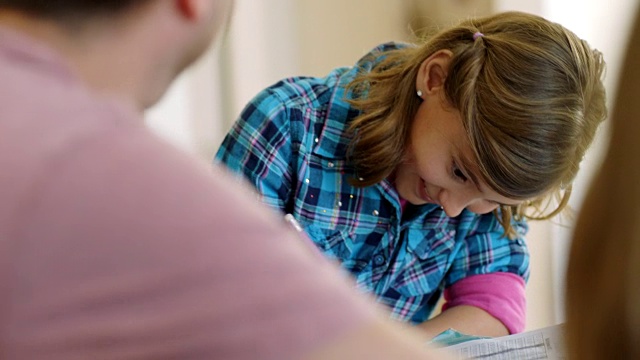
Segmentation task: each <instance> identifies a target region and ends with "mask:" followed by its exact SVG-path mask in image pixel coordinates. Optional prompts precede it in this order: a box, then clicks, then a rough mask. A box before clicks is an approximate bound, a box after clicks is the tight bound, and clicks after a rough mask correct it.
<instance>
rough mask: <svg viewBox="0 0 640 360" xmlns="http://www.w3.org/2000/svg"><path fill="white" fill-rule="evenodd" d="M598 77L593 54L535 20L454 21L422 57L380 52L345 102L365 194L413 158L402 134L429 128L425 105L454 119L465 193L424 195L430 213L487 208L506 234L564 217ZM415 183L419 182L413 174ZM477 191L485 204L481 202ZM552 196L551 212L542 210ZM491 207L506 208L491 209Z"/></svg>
mask: <svg viewBox="0 0 640 360" xmlns="http://www.w3.org/2000/svg"><path fill="white" fill-rule="evenodd" d="M434 61H435V63H434ZM603 70H604V62H603V59H602V56H601V54H600V53H599V52H598V51H595V50H592V49H591V48H590V47H589V45H588V44H587V43H586V42H585V41H584V40H581V39H580V38H578V37H577V36H576V35H575V34H573V33H572V32H570V31H569V30H567V29H565V28H564V27H562V26H560V25H558V24H555V23H552V22H550V21H547V20H545V19H543V18H541V17H538V16H535V15H530V14H525V13H519V12H508V13H502V14H497V15H493V16H488V17H484V18H478V19H471V20H467V21H464V22H462V23H460V24H459V25H457V26H455V27H452V28H449V29H446V30H443V31H441V32H439V33H437V34H435V35H434V36H433V37H431V38H429V39H428V40H426V42H425V43H424V44H423V45H422V46H419V47H415V48H407V49H403V50H399V51H395V52H390V53H388V54H387V56H386V59H385V61H383V62H382V63H381V64H379V65H378V66H377V67H376V68H375V69H374V71H373V72H372V73H370V74H365V75H363V77H361V78H360V79H358V80H357V82H356V83H355V84H354V85H355V86H356V89H366V90H365V92H363V93H362V94H363V95H364V94H366V95H364V96H362V97H361V98H360V99H358V100H357V101H356V102H355V104H356V106H358V107H359V108H361V109H362V110H363V115H362V116H361V117H360V118H358V119H357V120H356V121H355V122H354V123H353V124H352V129H353V130H357V132H356V134H357V135H356V137H355V139H354V143H353V147H352V153H351V157H352V159H353V162H354V164H355V166H356V169H357V171H358V174H359V176H360V177H362V178H364V179H367V183H366V184H363V185H367V184H369V183H374V182H376V181H380V180H381V179H383V178H385V177H388V176H389V175H391V174H392V173H393V172H394V171H396V170H398V169H399V166H401V165H402V163H403V162H406V161H407V158H408V159H409V162H412V161H416V156H417V155H416V154H412V151H413V150H412V148H413V147H415V146H416V145H417V144H416V143H415V141H417V140H419V139H418V138H415V137H414V138H413V139H412V135H411V134H412V131H413V130H414V129H416V128H417V127H419V126H420V123H421V122H427V121H430V120H431V121H433V119H429V118H428V116H426V117H425V116H424V114H421V112H420V108H421V107H423V106H425V102H427V98H430V99H429V102H430V103H431V104H436V103H437V106H440V107H442V108H444V109H445V110H446V111H448V112H449V113H450V114H453V115H452V117H453V118H454V120H455V119H459V122H460V125H461V127H462V129H463V133H462V134H463V138H462V139H459V143H457V144H454V145H455V147H461V148H462V149H461V151H460V154H459V156H458V157H460V159H458V161H457V164H455V167H456V168H459V169H460V170H462V172H463V173H464V175H465V177H466V178H468V179H469V180H470V181H468V182H467V184H466V185H465V186H467V187H468V188H464V189H463V190H464V191H462V190H460V188H459V187H456V186H453V185H451V186H449V185H446V184H445V185H442V184H441V185H442V186H438V188H437V189H436V190H435V191H437V192H438V193H441V195H434V194H430V195H431V197H436V199H434V201H435V202H437V203H439V204H440V205H442V206H443V207H445V210H446V207H447V203H445V200H441V201H438V200H439V198H440V197H441V196H442V199H445V198H447V199H451V200H446V201H455V202H456V203H455V204H454V205H455V206H456V207H458V208H460V207H462V208H469V209H471V207H472V205H473V204H477V202H478V201H487V200H490V202H491V203H492V204H493V205H494V209H495V208H498V207H500V208H501V210H502V211H501V214H502V222H503V224H504V225H506V227H507V230H509V228H510V227H509V226H508V223H509V221H510V218H511V215H512V214H515V215H517V216H525V215H527V216H528V217H530V218H547V217H550V216H552V215H555V214H556V213H557V212H559V211H560V210H561V209H562V208H563V207H564V206H565V204H566V202H567V200H568V196H569V194H570V191H571V183H572V181H573V179H574V177H575V175H576V173H577V171H578V168H579V164H580V161H581V160H582V157H583V155H584V152H585V150H586V149H587V148H588V146H589V145H590V143H591V142H592V139H593V137H594V134H595V131H596V129H597V127H598V125H599V124H600V123H601V122H602V120H603V119H604V118H605V115H606V106H605V92H604V87H603V85H602V76H603ZM434 76H435V77H434ZM434 78H435V79H436V80H437V81H440V83H437V82H436V83H433V81H432V80H434ZM430 81H431V82H430ZM418 91H420V93H421V94H422V95H417V94H418ZM434 99H435V100H434ZM426 106H431V105H426ZM423 113H425V112H424V111H423ZM427 130H428V127H427ZM454 160H455V159H452V160H450V161H448V162H447V163H448V164H450V163H451V162H455V161H454ZM417 161H420V159H419V158H418V159H417ZM418 165H420V164H418ZM423 166H428V164H424V165H423ZM445 170H446V171H449V172H453V170H451V169H442V171H445ZM454 170H456V169H454ZM414 172H416V173H417V175H416V176H415V177H416V179H417V180H416V181H417V182H419V181H420V180H421V179H420V178H421V176H420V171H414ZM474 177H475V178H476V179H477V180H478V181H477V182H478V183H479V184H480V185H481V186H479V187H478V186H477V184H476V181H471V179H473V178H474ZM452 181H455V180H454V179H452ZM451 184H453V182H452V183H451ZM449 188H451V189H449ZM454 188H455V189H454ZM476 190H477V191H476ZM487 191H489V192H490V193H491V196H489V197H488V198H485V197H486V196H484V195H485V193H486V192H487ZM450 192H451V193H454V192H455V193H456V194H461V193H462V194H466V195H465V196H461V195H456V196H454V195H450V196H448V195H447V193H450ZM400 195H401V196H402V194H400ZM492 197H494V198H495V197H498V198H499V199H492ZM552 197H558V198H559V205H558V206H557V207H556V208H555V209H551V210H549V209H545V208H544V206H542V208H541V205H542V204H543V202H544V203H545V204H546V202H545V201H546V200H548V199H550V198H552ZM501 199H508V200H509V201H493V200H501ZM499 203H504V205H500V204H499ZM516 204H517V205H516ZM489 208H490V207H488V206H482V207H481V210H483V211H480V212H487V211H485V210H486V209H489ZM532 209H538V210H539V211H533V212H532V211H531V210H532ZM489 211H491V210H489ZM448 213H449V212H448ZM451 213H455V211H451ZM454 215H455V214H454Z"/></svg>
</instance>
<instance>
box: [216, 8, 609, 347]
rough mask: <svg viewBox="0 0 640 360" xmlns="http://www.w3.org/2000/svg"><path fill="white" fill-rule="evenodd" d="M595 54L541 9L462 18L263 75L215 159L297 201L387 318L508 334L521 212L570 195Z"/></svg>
mask: <svg viewBox="0 0 640 360" xmlns="http://www.w3.org/2000/svg"><path fill="white" fill-rule="evenodd" d="M603 68H604V63H603V60H602V56H601V54H600V53H599V52H597V51H594V50H592V49H591V48H590V47H589V46H588V44H587V43H586V42H585V41H583V40H581V39H579V38H578V37H576V35H575V34H573V33H571V32H570V31H568V30H567V29H565V28H563V27H562V26H560V25H558V24H554V23H551V22H549V21H546V20H545V19H542V18H540V17H537V16H534V15H529V14H524V13H516V12H511V13H504V14H499V15H495V16H489V17H486V18H480V19H475V20H469V21H465V22H462V23H461V24H460V25H458V26H456V27H453V28H451V29H448V30H444V31H442V32H440V33H438V34H436V35H435V36H434V37H432V38H431V39H429V40H428V41H426V42H425V43H424V44H422V45H419V46H414V45H405V44H396V43H390V44H384V45H381V46H379V47H377V48H376V49H374V50H373V51H372V52H370V53H369V54H367V55H366V56H364V57H363V58H362V59H361V60H360V61H358V63H357V64H356V65H355V66H354V67H352V68H339V69H336V70H334V71H333V72H331V73H330V74H329V75H327V76H326V77H324V78H310V77H296V78H290V79H285V80H283V81H281V82H279V83H277V84H275V85H273V86H271V87H269V88H267V89H265V90H264V91H262V92H261V93H259V94H258V95H257V96H256V97H255V98H254V99H253V100H252V101H251V103H250V104H248V105H247V107H246V108H245V109H244V111H243V113H242V114H241V116H240V118H239V120H238V121H237V122H236V124H235V126H234V127H233V129H231V131H230V132H229V134H228V135H227V137H226V139H225V140H224V142H223V144H222V147H221V148H220V150H219V152H218V154H217V161H219V162H222V163H224V164H226V165H227V166H228V167H229V168H230V169H231V170H232V171H234V172H237V173H241V174H242V175H244V177H246V178H248V179H249V180H250V181H251V182H252V183H253V184H254V185H255V186H256V188H257V189H258V191H259V192H260V193H261V194H262V197H263V199H264V201H265V202H266V203H267V204H269V205H271V206H273V207H274V208H276V209H279V210H281V211H282V212H283V213H292V214H293V215H294V216H295V217H296V218H297V220H298V221H299V223H300V224H301V225H302V227H303V228H304V229H305V231H306V233H307V234H308V236H309V237H310V238H311V239H312V240H313V241H314V242H315V243H316V244H317V246H318V248H320V249H321V250H322V251H323V252H324V253H325V254H326V255H327V256H329V257H331V258H335V259H338V260H339V261H340V263H341V264H342V266H343V267H344V268H345V269H347V270H349V271H350V272H351V273H352V274H353V276H354V278H355V281H356V284H357V287H358V288H359V289H361V290H363V291H365V292H368V293H372V294H374V295H375V297H376V298H377V300H378V301H379V302H380V303H383V304H385V305H387V306H388V307H389V308H390V311H391V316H392V317H393V318H395V319H400V320H404V321H409V322H411V323H414V324H420V326H421V327H423V328H424V329H425V330H426V331H428V333H429V334H430V335H435V334H437V333H439V332H440V331H443V330H446V329H447V328H455V329H457V330H459V331H462V332H466V333H470V334H476V335H488V336H498V335H506V334H507V333H515V332H519V331H521V330H522V329H523V328H524V316H525V298H524V284H525V281H526V279H527V277H528V274H529V256H528V253H527V249H526V246H525V243H524V239H523V236H524V235H525V233H526V229H527V227H526V223H525V220H526V219H546V218H549V217H551V216H553V215H555V214H557V213H558V212H560V211H561V210H562V208H563V207H564V206H565V204H566V203H567V201H568V198H569V194H570V192H571V182H572V180H573V178H574V177H575V175H576V172H577V171H578V167H579V163H580V160H581V159H582V156H583V154H584V152H585V150H586V149H587V147H588V146H589V144H590V143H591V141H592V139H593V136H594V133H595V131H596V128H597V127H598V124H600V122H601V121H602V120H603V119H604V117H605V113H606V109H605V94H604V88H603V85H602V73H603ZM550 199H552V200H553V199H556V200H557V201H550ZM553 205H555V207H550V206H553ZM443 292H444V297H445V299H446V303H445V305H444V307H443V312H442V313H441V314H440V315H438V316H437V317H435V318H433V319H431V320H429V321H427V319H429V316H430V315H431V313H432V311H433V310H434V307H435V305H436V303H437V302H438V300H439V298H440V297H441V294H442V293H443Z"/></svg>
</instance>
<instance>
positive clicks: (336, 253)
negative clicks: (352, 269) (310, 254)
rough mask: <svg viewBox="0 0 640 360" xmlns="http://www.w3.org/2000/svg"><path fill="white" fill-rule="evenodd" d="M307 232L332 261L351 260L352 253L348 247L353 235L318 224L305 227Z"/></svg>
mask: <svg viewBox="0 0 640 360" xmlns="http://www.w3.org/2000/svg"><path fill="white" fill-rule="evenodd" d="M305 232H306V233H307V235H308V236H309V238H311V240H312V241H313V242H314V243H315V244H316V246H317V247H318V248H319V249H320V250H322V252H323V253H324V254H325V255H326V256H327V257H329V258H330V259H338V260H340V261H341V262H342V261H344V260H347V259H350V258H351V255H352V251H351V249H350V248H349V246H348V240H349V239H350V238H351V235H350V234H349V233H348V232H347V231H341V230H336V229H327V228H324V227H322V226H319V225H317V224H311V225H307V226H305Z"/></svg>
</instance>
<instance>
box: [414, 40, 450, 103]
mask: <svg viewBox="0 0 640 360" xmlns="http://www.w3.org/2000/svg"><path fill="white" fill-rule="evenodd" d="M452 57H453V53H452V52H451V51H450V50H438V51H436V52H434V53H433V54H431V56H429V57H428V58H426V59H425V60H424V61H423V62H422V64H420V69H419V70H418V76H417V77H416V93H418V94H422V95H419V96H424V95H433V94H434V93H435V92H437V91H439V90H440V89H441V88H442V87H443V86H444V81H445V79H446V78H447V73H448V69H449V63H450V62H451V58H452Z"/></svg>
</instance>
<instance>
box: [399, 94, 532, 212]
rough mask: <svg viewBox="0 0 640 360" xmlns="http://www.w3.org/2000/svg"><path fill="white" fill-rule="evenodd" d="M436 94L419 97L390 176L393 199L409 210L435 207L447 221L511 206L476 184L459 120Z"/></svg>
mask: <svg viewBox="0 0 640 360" xmlns="http://www.w3.org/2000/svg"><path fill="white" fill-rule="evenodd" d="M441 91H442V90H440V89H434V91H430V94H429V95H426V96H424V101H423V102H422V103H421V105H420V107H419V109H418V112H417V113H416V116H415V118H414V120H413V125H412V128H411V133H410V134H409V141H408V144H407V147H406V150H405V155H404V160H403V162H402V163H401V164H400V165H398V167H397V168H396V171H395V173H394V175H395V179H394V180H395V187H396V190H397V191H398V194H399V195H400V197H402V198H403V199H405V200H407V201H408V202H410V203H412V204H415V205H422V204H426V203H432V204H436V205H439V206H441V207H442V208H443V209H444V211H445V213H446V214H447V216H450V217H455V216H458V215H459V214H460V213H461V212H462V210H463V209H465V208H467V209H468V210H469V211H472V212H474V213H476V214H485V213H489V212H491V211H493V210H495V209H496V208H497V207H498V206H499V205H501V204H505V205H517V204H518V203H519V202H520V201H518V200H512V199H509V198H506V197H504V196H502V195H499V194H498V193H496V192H495V191H493V190H491V189H489V188H488V187H487V186H486V184H484V183H483V182H482V181H481V180H480V179H481V178H480V176H478V174H479V173H478V170H477V168H476V166H475V164H476V161H475V159H474V154H473V151H472V149H471V146H470V144H469V141H468V139H467V135H466V132H465V130H464V126H463V125H462V117H461V115H460V113H459V112H458V111H457V110H455V109H453V107H451V106H448V104H446V101H445V100H444V96H443V94H441V93H440V92H441Z"/></svg>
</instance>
